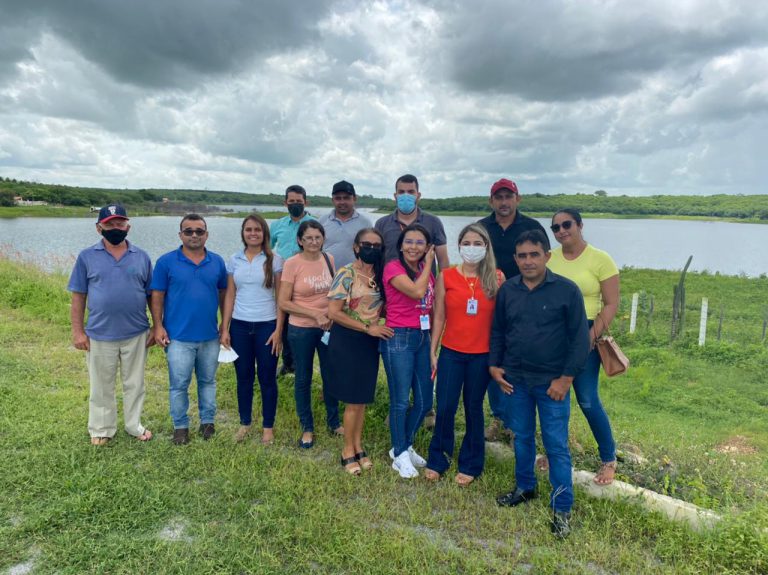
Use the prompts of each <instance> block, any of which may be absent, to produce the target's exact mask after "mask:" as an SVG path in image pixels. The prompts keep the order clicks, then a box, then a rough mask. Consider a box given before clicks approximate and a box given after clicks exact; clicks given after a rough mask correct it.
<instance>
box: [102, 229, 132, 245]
mask: <svg viewBox="0 0 768 575" xmlns="http://www.w3.org/2000/svg"><path fill="white" fill-rule="evenodd" d="M101 235H102V236H103V237H104V239H105V240H107V241H108V242H109V243H110V244H112V245H113V246H119V245H120V244H121V243H122V242H123V240H124V239H125V236H127V235H128V230H118V229H111V230H104V229H102V230H101Z"/></svg>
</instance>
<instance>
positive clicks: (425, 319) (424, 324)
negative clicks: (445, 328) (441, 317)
mask: <svg viewBox="0 0 768 575" xmlns="http://www.w3.org/2000/svg"><path fill="white" fill-rule="evenodd" d="M419 322H420V323H421V329H422V331H429V316H428V315H420V316H419Z"/></svg>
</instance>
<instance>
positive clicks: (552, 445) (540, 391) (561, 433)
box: [505, 376, 573, 511]
mask: <svg viewBox="0 0 768 575" xmlns="http://www.w3.org/2000/svg"><path fill="white" fill-rule="evenodd" d="M505 378H506V376H505ZM507 381H508V382H509V383H511V384H512V386H513V387H514V388H515V390H514V392H513V393H512V395H510V396H509V405H510V421H511V423H512V431H513V432H514V433H515V481H516V482H517V487H519V488H520V489H524V490H529V489H534V488H535V487H536V474H535V473H534V469H533V468H534V464H535V462H536V410H537V409H538V412H539V422H540V424H541V438H542V439H543V441H544V449H546V451H547V458H548V459H549V482H550V483H551V484H552V494H551V497H550V503H551V505H552V509H554V510H555V511H570V510H571V507H572V506H573V479H572V475H571V474H572V470H571V452H570V451H569V450H568V419H569V416H570V413H571V393H570V391H569V392H568V393H567V394H566V396H565V398H564V399H563V400H562V401H555V400H554V399H551V398H550V397H549V396H548V395H547V389H549V384H543V385H542V384H539V385H530V384H529V383H527V382H526V381H525V380H524V379H515V378H508V379H507Z"/></svg>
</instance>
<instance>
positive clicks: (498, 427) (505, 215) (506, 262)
mask: <svg viewBox="0 0 768 575" xmlns="http://www.w3.org/2000/svg"><path fill="white" fill-rule="evenodd" d="M488 203H489V204H490V205H491V208H492V209H493V213H492V214H491V215H489V216H488V217H486V218H483V219H481V220H480V221H479V222H478V223H480V224H483V226H485V229H486V230H488V235H489V236H490V238H491V245H492V246H493V254H494V255H495V256H496V265H497V266H498V268H499V269H500V270H501V271H502V272H504V277H506V278H507V279H511V278H513V277H515V276H516V275H519V274H520V269H519V268H518V267H517V262H515V242H516V241H517V238H518V237H519V236H520V234H522V233H523V232H525V231H528V230H541V232H542V233H543V234H544V235H545V236H546V234H547V232H546V231H544V228H543V227H542V225H541V224H540V223H539V222H537V221H536V220H534V219H533V218H529V217H528V216H526V215H524V214H521V213H520V212H519V211H518V209H517V207H518V206H519V205H520V192H519V191H518V189H517V184H516V183H515V182H513V181H512V180H508V179H506V178H502V179H500V180H499V181H498V182H495V183H494V184H493V185H492V186H491V197H490V199H489V201H488ZM488 403H489V404H490V406H491V415H492V416H493V417H492V418H491V422H490V423H489V424H488V427H487V428H486V429H485V438H486V439H487V440H488V441H496V440H498V439H500V437H501V435H502V434H505V433H506V434H507V436H509V432H508V430H509V425H508V421H507V419H506V415H505V414H506V409H505V407H504V404H505V403H506V398H505V396H504V395H503V394H502V393H501V391H500V389H499V387H498V386H497V385H489V386H488Z"/></svg>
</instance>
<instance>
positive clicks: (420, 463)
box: [389, 445, 427, 467]
mask: <svg viewBox="0 0 768 575" xmlns="http://www.w3.org/2000/svg"><path fill="white" fill-rule="evenodd" d="M401 455H402V454H401ZM408 457H409V458H410V460H411V465H413V466H414V467H426V466H427V460H426V459H424V458H423V457H422V456H421V455H419V454H418V453H416V450H415V449H414V448H413V445H411V446H410V447H409V448H408ZM389 458H390V459H394V458H395V448H394V447H393V448H392V449H390V450H389Z"/></svg>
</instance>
